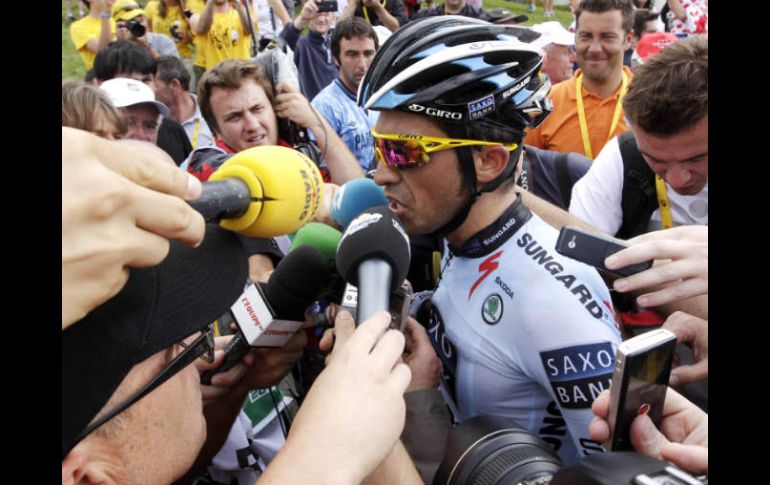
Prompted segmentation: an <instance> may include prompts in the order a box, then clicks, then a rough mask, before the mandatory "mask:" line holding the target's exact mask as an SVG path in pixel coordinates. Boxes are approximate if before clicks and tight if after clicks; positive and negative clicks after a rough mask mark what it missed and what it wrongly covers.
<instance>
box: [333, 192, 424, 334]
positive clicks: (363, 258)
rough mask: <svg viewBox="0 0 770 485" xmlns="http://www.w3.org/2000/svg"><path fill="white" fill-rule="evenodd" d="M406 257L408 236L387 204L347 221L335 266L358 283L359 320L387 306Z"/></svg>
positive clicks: (404, 268) (403, 272) (404, 269)
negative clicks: (348, 222)
mask: <svg viewBox="0 0 770 485" xmlns="http://www.w3.org/2000/svg"><path fill="white" fill-rule="evenodd" d="M409 258H410V254H409V236H407V235H406V231H405V230H404V227H403V226H402V225H401V222H400V221H399V220H398V219H397V218H396V216H395V215H393V213H392V212H391V211H390V210H389V209H388V208H387V206H378V207H373V208H371V209H367V210H365V211H363V212H361V213H360V214H359V215H358V216H356V218H355V219H353V220H352V221H351V222H350V224H349V225H348V227H347V229H346V230H345V232H344V233H343V235H342V239H340V245H339V247H338V248H337V270H338V271H339V272H340V274H341V275H342V276H343V277H344V278H345V280H346V281H347V282H348V283H350V284H352V285H355V286H357V287H358V303H357V307H358V312H357V313H358V319H357V322H358V323H361V322H364V321H365V320H367V319H368V318H369V317H371V316H372V315H374V314H375V313H377V312H378V311H383V310H384V311H387V310H388V309H389V308H390V294H391V292H394V291H396V289H397V288H399V287H400V286H401V283H402V282H403V281H404V278H406V272H407V269H408V268H409Z"/></svg>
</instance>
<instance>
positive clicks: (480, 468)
mask: <svg viewBox="0 0 770 485" xmlns="http://www.w3.org/2000/svg"><path fill="white" fill-rule="evenodd" d="M642 483H644V484H648V483H649V484H666V485H677V484H681V485H707V484H708V479H700V478H695V477H693V476H691V475H689V474H688V473H687V472H685V471H682V470H681V469H679V468H677V467H675V466H674V465H672V464H671V463H668V462H665V461H662V460H658V459H656V458H652V457H649V456H646V455H641V454H639V453H634V452H629V451H622V452H609V453H594V454H591V455H588V456H587V457H585V458H583V459H582V460H580V461H579V462H577V463H576V464H574V465H571V466H567V467H563V468H562V463H561V460H560V459H559V456H558V455H557V454H556V452H555V451H553V448H552V447H551V445H549V444H548V443H546V442H545V441H543V440H542V439H540V437H538V436H537V435H535V434H534V433H531V432H529V431H527V430H525V429H524V428H522V427H521V426H519V425H518V424H516V423H515V422H514V421H513V420H511V419H503V418H498V417H494V418H493V417H491V416H476V417H474V418H471V419H469V420H467V421H465V422H463V423H462V424H460V425H458V426H456V427H455V428H454V429H453V430H452V432H451V433H450V435H449V439H448V441H447V446H446V450H445V452H444V460H443V461H442V462H441V465H440V466H439V468H438V471H437V472H436V475H435V477H434V479H433V484H434V485H461V484H462V485H465V484H467V485H471V484H473V485H482V484H484V485H515V484H516V485H520V484H527V485H578V484H579V485H626V484H628V485H632V484H642Z"/></svg>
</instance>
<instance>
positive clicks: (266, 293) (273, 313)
mask: <svg viewBox="0 0 770 485" xmlns="http://www.w3.org/2000/svg"><path fill="white" fill-rule="evenodd" d="M327 273H328V266H327V263H326V258H325V257H324V255H323V254H322V253H321V252H320V251H319V250H317V249H315V248H313V247H310V246H301V247H298V248H297V249H295V250H294V251H292V252H291V253H289V254H288V255H286V257H284V258H283V259H282V260H281V261H280V262H279V263H278V266H276V268H275V271H273V273H272V274H271V275H270V278H269V279H268V280H267V283H266V284H263V283H260V284H259V285H250V286H249V287H248V288H247V289H246V291H244V292H243V294H242V295H241V296H240V298H239V299H238V301H237V302H236V303H235V304H234V305H233V306H232V307H231V309H230V314H231V315H232V316H233V319H234V321H235V322H236V323H237V325H238V331H237V333H236V335H235V337H233V339H232V340H231V341H230V342H229V343H228V344H227V346H226V347H225V349H224V350H225V360H224V361H223V362H222V364H221V365H220V366H219V367H218V368H217V369H211V370H208V371H206V372H204V373H203V374H201V382H202V383H203V384H211V378H212V377H213V376H214V374H217V373H220V372H226V371H228V370H229V369H231V368H232V367H233V366H235V364H237V363H238V362H240V361H241V359H242V358H243V356H244V355H246V353H247V352H248V351H249V350H250V349H251V348H252V347H281V346H283V344H285V343H286V341H287V340H289V339H290V338H291V336H292V335H293V334H294V333H295V332H296V331H297V330H299V329H300V327H302V324H303V323H304V320H305V309H306V308H307V307H308V306H310V304H311V303H312V302H313V300H315V298H316V296H317V295H318V293H319V292H320V291H321V289H323V286H324V282H325V280H326V276H327Z"/></svg>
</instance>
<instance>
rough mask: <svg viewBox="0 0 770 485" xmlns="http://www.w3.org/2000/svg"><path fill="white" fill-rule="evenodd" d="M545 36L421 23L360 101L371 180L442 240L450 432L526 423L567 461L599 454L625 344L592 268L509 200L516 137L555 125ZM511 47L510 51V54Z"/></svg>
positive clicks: (400, 40) (379, 62) (375, 67)
mask: <svg viewBox="0 0 770 485" xmlns="http://www.w3.org/2000/svg"><path fill="white" fill-rule="evenodd" d="M537 37H539V34H537V33H534V32H532V31H530V30H529V29H525V28H521V27H516V26H506V25H493V24H489V23H486V22H482V21H478V20H475V19H467V18H465V17H453V16H445V17H431V18H427V19H424V20H418V21H415V22H413V23H410V24H409V25H407V26H406V27H404V28H402V29H401V30H399V31H398V32H396V33H395V34H393V36H391V37H390V38H389V39H388V41H387V42H386V43H385V45H383V47H382V49H381V50H380V52H379V53H378V55H377V56H376V57H375V59H374V61H373V63H372V65H371V66H370V68H369V72H368V73H367V76H366V77H365V78H364V80H363V81H362V85H361V88H360V89H359V98H358V99H359V103H360V104H361V105H363V106H365V107H366V108H367V109H371V110H377V111H380V117H379V120H378V122H377V124H376V126H375V129H374V130H373V132H372V135H373V137H374V140H375V147H376V152H377V156H378V159H379V163H378V165H377V171H376V174H375V177H374V180H375V182H377V183H378V184H380V185H383V186H384V187H385V195H386V197H387V198H388V199H389V201H390V209H391V210H392V211H393V212H394V213H395V214H396V215H397V216H398V218H399V219H400V220H401V222H402V223H403V225H404V227H405V228H406V230H407V232H409V234H410V235H426V234H428V235H433V236H440V237H443V238H444V239H445V240H446V243H447V244H446V246H445V247H446V251H445V256H444V258H443V260H442V262H441V264H440V276H439V282H438V287H437V289H436V290H435V292H434V294H433V299H432V303H433V310H432V312H431V315H430V319H429V320H430V321H429V322H422V323H423V324H428V326H429V329H430V331H429V334H430V335H431V338H432V339H433V344H434V348H436V349H437V351H438V354H439V357H441V358H442V361H443V363H444V369H445V381H446V384H447V386H448V390H449V393H448V394H449V395H450V396H451V397H452V399H453V401H454V404H455V405H456V406H455V408H456V409H457V415H456V418H457V419H458V420H460V421H463V420H465V419H468V418H470V417H473V416H476V415H480V414H484V415H492V416H501V417H505V418H508V419H513V420H514V421H516V422H518V423H520V424H521V425H523V426H525V427H526V428H528V429H529V430H530V431H532V432H533V433H536V434H538V435H539V436H540V437H541V438H542V439H544V440H545V441H548V442H549V443H551V444H552V445H553V446H554V448H555V449H556V450H558V452H559V454H560V456H561V458H562V460H563V461H564V462H565V463H574V462H575V461H576V460H577V459H578V458H580V457H581V456H584V455H586V454H588V453H590V452H595V451H601V450H602V448H601V445H600V444H599V443H597V442H594V441H591V439H590V435H589V433H588V425H589V423H590V422H591V420H592V418H593V416H592V413H591V402H592V401H593V399H594V398H595V397H596V396H597V395H598V394H599V392H600V391H601V390H602V389H606V388H607V387H608V386H609V379H610V377H611V374H612V370H613V363H614V353H615V349H616V347H617V345H618V344H619V343H620V340H621V339H620V332H619V330H618V328H617V325H616V323H615V320H614V314H613V309H612V306H611V303H610V295H609V292H608V290H607V288H606V286H605V285H604V283H603V281H602V280H601V278H600V276H599V274H598V273H597V272H596V271H595V270H594V269H592V268H590V267H588V266H586V265H583V264H582V263H578V262H576V261H573V260H570V259H568V258H566V257H562V256H560V255H559V254H558V253H556V251H555V250H554V247H555V243H556V239H557V232H556V231H555V230H554V229H553V228H551V227H550V226H548V225H547V224H546V223H545V222H543V221H542V220H541V219H540V218H539V217H537V216H536V215H534V214H532V213H531V212H530V211H529V210H528V209H527V208H526V207H525V206H524V205H523V204H522V203H521V200H520V199H519V198H518V196H517V193H516V191H515V190H514V173H515V168H516V165H517V163H518V161H519V160H520V158H521V152H522V140H523V138H524V132H525V130H526V129H528V128H531V127H535V126H538V125H539V124H540V123H541V122H542V120H543V119H544V118H545V117H546V116H547V115H548V113H549V111H550V103H549V102H548V100H547V99H546V94H547V92H548V87H549V83H548V82H547V80H546V79H545V78H543V77H541V75H540V69H541V68H542V61H543V52H542V51H541V50H540V49H538V48H536V47H533V46H532V45H530V44H527V43H524V42H522V40H523V41H531V40H534V39H535V38H537ZM516 39H520V40H516Z"/></svg>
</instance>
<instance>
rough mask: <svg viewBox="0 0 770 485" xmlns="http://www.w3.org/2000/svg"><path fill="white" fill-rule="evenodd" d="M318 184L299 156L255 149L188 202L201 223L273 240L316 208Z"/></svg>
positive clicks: (310, 167) (314, 173) (314, 171)
mask: <svg viewBox="0 0 770 485" xmlns="http://www.w3.org/2000/svg"><path fill="white" fill-rule="evenodd" d="M323 190H324V188H323V180H322V179H321V173H320V172H319V171H318V167H316V165H315V164H314V163H313V162H312V161H311V160H310V159H309V158H307V157H306V156H305V155H303V154H302V153H300V152H298V151H296V150H292V149H291V148H286V147H281V146H260V147H254V148H249V149H248V150H244V151H242V152H239V153H236V154H235V155H233V157H232V158H230V159H228V160H227V161H226V162H225V163H223V164H222V166H220V167H219V169H218V170H217V171H216V172H214V173H213V174H212V175H211V177H210V178H209V181H208V182H205V183H204V184H203V192H202V194H201V196H200V197H199V198H198V199H196V200H194V201H192V202H190V205H191V206H192V207H193V208H194V209H195V210H197V211H198V212H200V213H201V214H202V215H203V217H204V219H205V220H206V221H213V220H217V221H220V220H221V222H220V225H221V226H222V227H223V228H225V229H228V230H230V231H234V232H239V233H241V234H245V235H247V236H254V237H273V236H279V235H283V234H288V233H290V232H293V231H295V230H297V229H298V228H299V227H301V226H302V225H303V224H305V223H306V222H308V221H310V220H312V219H313V217H314V216H315V215H316V213H317V212H318V210H319V208H320V207H321V200H322V197H323V195H322V194H323Z"/></svg>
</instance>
